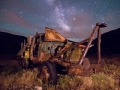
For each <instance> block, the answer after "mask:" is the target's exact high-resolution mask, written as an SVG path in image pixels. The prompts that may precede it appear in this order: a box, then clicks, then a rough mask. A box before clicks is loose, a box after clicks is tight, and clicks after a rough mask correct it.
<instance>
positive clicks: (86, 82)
mask: <svg viewBox="0 0 120 90" xmlns="http://www.w3.org/2000/svg"><path fill="white" fill-rule="evenodd" d="M103 59H104V60H105V61H106V62H107V64H106V66H105V68H104V69H103V70H102V71H101V72H100V73H98V74H94V75H92V76H90V77H83V76H69V75H64V76H60V78H59V79H58V83H57V85H56V86H52V85H48V84H42V82H41V80H40V79H39V78H37V74H38V70H37V68H35V69H33V70H19V71H17V72H16V73H11V72H12V71H14V70H13V69H10V68H9V69H8V70H6V71H5V72H4V73H2V74H1V75H0V84H2V85H3V86H4V87H10V86H11V85H13V84H14V85H28V86H29V90H34V89H32V87H31V86H42V87H43V89H44V90H120V89H119V88H120V66H119V65H120V62H119V58H103ZM114 61H115V62H114ZM3 90H4V89H3ZM23 90H26V89H23Z"/></svg>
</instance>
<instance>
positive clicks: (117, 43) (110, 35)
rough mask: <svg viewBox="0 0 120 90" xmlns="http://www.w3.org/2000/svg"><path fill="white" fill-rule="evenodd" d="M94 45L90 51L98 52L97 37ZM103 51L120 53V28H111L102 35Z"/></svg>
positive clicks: (104, 52)
mask: <svg viewBox="0 0 120 90" xmlns="http://www.w3.org/2000/svg"><path fill="white" fill-rule="evenodd" d="M93 44H94V47H92V48H91V49H90V52H91V53H93V52H97V51H96V48H97V39H95V40H94V41H93ZM101 52H102V53H103V54H119V53H120V28H118V29H115V30H111V31H109V32H106V33H104V34H102V36H101Z"/></svg>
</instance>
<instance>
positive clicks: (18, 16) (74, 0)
mask: <svg viewBox="0 0 120 90" xmlns="http://www.w3.org/2000/svg"><path fill="white" fill-rule="evenodd" d="M97 22H104V23H106V24H107V26H108V27H106V28H104V29H102V32H108V31H110V30H114V29H117V28H120V0H0V31H2V32H8V33H12V34H17V35H22V36H29V35H32V36H33V35H35V33H36V32H39V33H44V32H45V27H49V28H53V29H55V30H57V31H58V32H59V33H60V34H62V35H63V36H64V37H66V38H73V39H75V40H81V39H84V38H87V37H88V36H90V34H91V32H92V30H93V28H94V27H95V24H96V23H97Z"/></svg>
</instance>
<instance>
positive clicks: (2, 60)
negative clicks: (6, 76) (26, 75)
mask: <svg viewBox="0 0 120 90" xmlns="http://www.w3.org/2000/svg"><path fill="white" fill-rule="evenodd" d="M18 66H19V60H17V59H16V58H15V57H14V56H13V55H3V56H0V72H2V71H4V69H5V68H10V67H18Z"/></svg>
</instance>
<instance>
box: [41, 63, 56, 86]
mask: <svg viewBox="0 0 120 90" xmlns="http://www.w3.org/2000/svg"><path fill="white" fill-rule="evenodd" d="M39 77H40V78H41V80H42V82H43V83H49V84H54V85H55V84H57V71H56V68H55V65H54V64H53V63H52V62H48V61H46V62H43V63H42V65H41V67H40V74H39Z"/></svg>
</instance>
